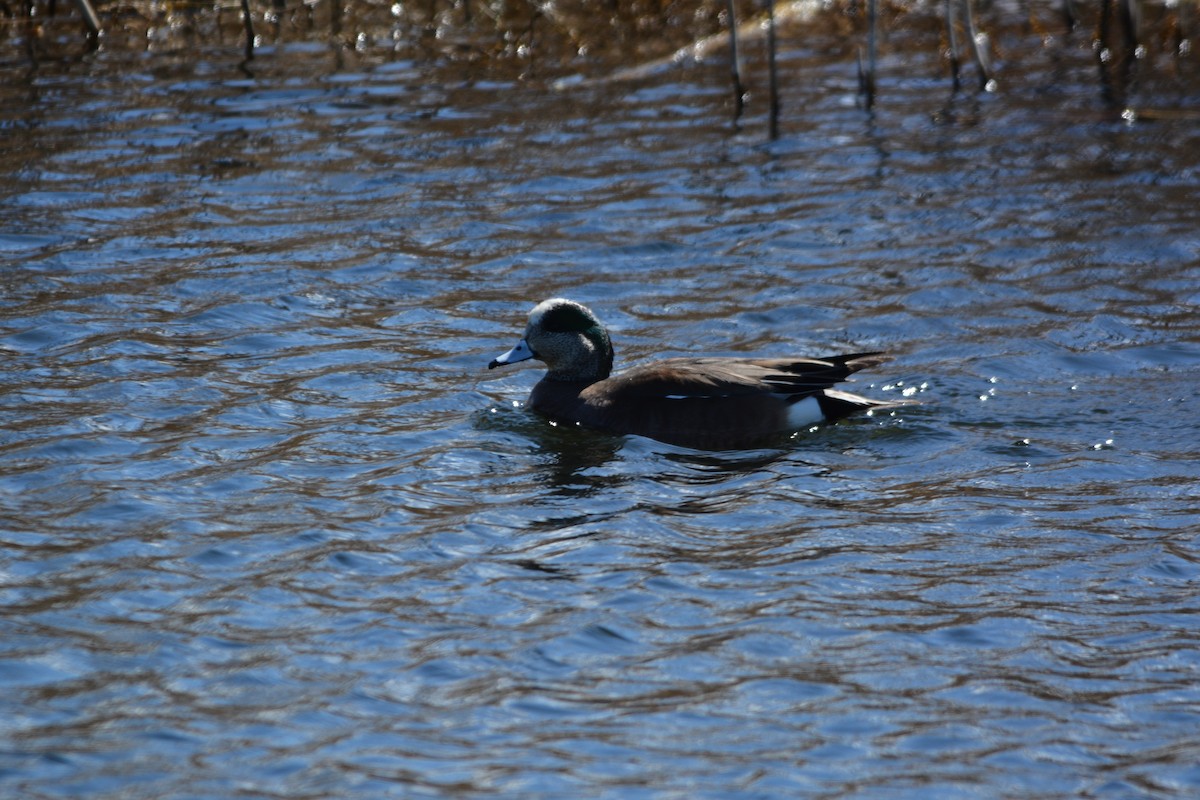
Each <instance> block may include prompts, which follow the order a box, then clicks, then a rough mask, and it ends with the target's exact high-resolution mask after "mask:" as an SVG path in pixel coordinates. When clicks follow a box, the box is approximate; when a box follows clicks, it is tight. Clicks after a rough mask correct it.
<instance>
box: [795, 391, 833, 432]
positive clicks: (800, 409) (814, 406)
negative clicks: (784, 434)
mask: <svg viewBox="0 0 1200 800" xmlns="http://www.w3.org/2000/svg"><path fill="white" fill-rule="evenodd" d="M787 419H788V427H789V428H796V429H799V428H807V427H808V426H809V425H816V424H817V423H819V422H824V421H825V415H824V414H822V413H821V404H820V403H818V402H817V398H815V397H806V398H804V399H803V400H801V401H800V402H798V403H792V404H791V405H790V406H788V415H787Z"/></svg>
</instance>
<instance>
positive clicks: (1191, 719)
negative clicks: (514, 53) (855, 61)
mask: <svg viewBox="0 0 1200 800" xmlns="http://www.w3.org/2000/svg"><path fill="white" fill-rule="evenodd" d="M829 24H830V25H831V26H833V25H834V23H832V22H831V23H829ZM838 24H841V23H838ZM50 27H52V26H50ZM48 29H49V28H48ZM925 33H926V32H925V31H924V30H920V31H914V32H913V33H912V36H914V37H915V36H917V35H918V34H920V35H921V36H924V35H925ZM182 35H184V34H181V36H182ZM907 35H908V34H902V33H900V32H897V33H896V39H895V40H893V42H892V44H893V45H894V46H895V47H896V50H895V51H894V52H892V53H891V54H890V55H889V56H888V57H887V58H888V59H890V60H885V64H884V66H885V74H886V75H888V76H890V77H889V78H888V79H887V80H888V81H889V83H888V84H887V85H883V84H881V94H880V97H879V102H878V103H877V105H876V107H875V109H874V111H873V112H872V113H870V114H867V113H865V112H864V111H863V110H862V109H861V108H859V107H858V105H857V101H856V98H855V86H854V81H853V77H852V75H853V73H852V65H851V64H850V62H848V61H847V60H846V59H845V58H843V57H842V54H843V53H844V52H845V47H846V44H845V41H844V40H843V39H842V38H840V37H830V36H828V34H827V33H826V32H825V31H823V30H821V29H814V30H813V32H812V33H811V37H812V38H811V39H809V40H803V41H801V40H796V41H797V45H796V46H795V47H794V48H792V49H790V50H789V51H788V53H789V55H788V56H787V58H785V60H784V64H783V67H784V70H785V77H786V81H785V86H786V87H787V88H786V90H785V91H786V92H787V94H786V96H785V103H786V104H785V108H786V109H789V112H788V114H787V115H785V118H784V120H783V126H782V128H783V130H782V136H781V138H780V139H779V141H777V142H773V143H768V142H767V141H766V140H765V137H764V136H763V131H764V130H765V128H764V126H763V124H762V123H763V122H764V116H763V115H764V113H765V112H764V109H763V108H762V107H761V104H756V103H754V102H751V103H750V104H748V106H747V110H746V116H745V118H744V119H743V120H742V123H741V126H740V127H736V126H734V125H731V123H730V115H729V113H728V112H729V111H730V106H729V98H728V91H727V77H726V75H725V74H724V72H723V70H722V69H721V68H720V67H719V66H713V68H712V69H711V70H710V69H709V68H708V67H707V66H703V65H702V66H700V67H698V68H693V69H680V70H678V71H674V72H672V71H670V70H667V71H664V72H656V73H654V74H652V75H651V76H649V77H646V78H643V79H641V80H633V81H628V82H621V83H612V82H608V83H606V82H592V83H586V84H584V83H581V84H578V85H576V86H575V87H574V88H573V89H572V90H571V91H569V92H565V93H564V92H559V91H554V90H551V89H549V88H546V87H545V86H543V85H541V83H540V82H538V81H523V82H522V81H515V80H512V81H510V80H506V79H504V76H503V75H499V77H497V75H492V76H491V78H492V80H491V82H486V81H482V80H480V79H479V75H478V74H473V75H472V76H471V77H472V78H473V80H470V81H467V80H463V77H464V67H463V65H462V64H461V63H457V62H449V63H447V62H443V61H441V60H439V59H440V56H438V58H435V59H434V60H432V61H424V62H421V61H417V60H415V59H414V60H405V59H404V58H403V57H399V58H398V57H396V56H394V55H393V54H392V53H391V51H390V50H389V51H386V52H384V51H382V50H380V49H378V48H370V47H368V48H366V50H364V51H362V52H357V51H353V52H351V51H337V52H335V53H331V52H330V51H329V50H327V49H325V48H324V47H312V46H309V45H306V44H304V45H300V44H294V43H291V42H290V40H289V41H288V42H284V43H283V44H280V45H277V46H273V47H263V48H262V49H261V51H260V52H259V53H258V54H257V55H256V57H255V59H254V60H253V62H252V63H251V64H249V65H242V67H241V68H239V67H238V65H237V64H236V62H235V60H233V59H230V58H229V55H228V48H227V47H224V46H219V47H216V48H208V47H205V48H201V49H199V50H196V49H186V48H182V47H180V48H178V49H176V50H174V51H172V52H167V53H155V52H151V53H149V54H144V55H138V56H137V57H136V58H133V57H132V56H130V55H129V54H128V53H124V52H121V51H119V50H118V49H117V48H116V47H112V48H105V47H102V48H101V49H100V51H99V52H97V53H95V54H94V55H92V56H89V57H88V58H87V60H85V61H83V62H69V61H61V62H60V61H58V60H55V59H52V58H48V57H45V58H43V59H42V60H40V61H39V62H38V63H37V65H36V67H35V68H34V69H32V71H31V70H30V68H29V64H28V62H27V61H25V60H23V59H24V56H23V55H20V52H19V51H17V53H16V54H14V52H13V51H7V52H8V55H7V56H5V59H6V60H5V61H4V64H5V66H4V67H2V68H0V69H4V70H8V71H9V74H8V77H13V78H14V80H5V81H0V96H2V97H3V102H0V131H2V132H3V133H2V134H0V136H2V138H0V171H2V172H3V174H4V175H5V176H6V178H7V179H6V180H5V181H4V182H2V183H0V260H2V261H3V268H2V269H0V361H2V362H3V365H4V369H3V370H2V371H0V421H2V424H0V685H2V686H3V691H0V795H4V796H9V795H12V796H21V797H25V796H30V797H65V796H80V795H86V796H89V797H103V796H118V795H120V796H129V797H137V796H154V797H229V796H231V795H235V794H238V793H241V794H251V795H265V794H279V795H287V796H295V797H329V796H342V797H351V796H353V797H390V796H398V797H425V796H456V797H472V796H489V797H490V796H512V797H518V796H519V797H561V796H580V795H582V796H611V797H622V798H626V797H639V796H646V797H650V796H655V797H658V796H663V797H674V796H680V797H684V796H686V797H700V798H703V797H741V796H751V797H793V796H810V795H829V796H856V797H858V796H862V797H875V796H878V797H888V798H895V797H900V798H904V797H913V798H917V797H920V798H926V797H930V796H934V795H936V796H951V795H952V796H956V797H1005V796H1039V797H1076V796H1093V797H1190V796H1192V795H1194V794H1195V793H1196V789H1197V786H1198V785H1200V773H1197V770H1196V766H1195V765H1196V763H1197V757H1198V756H1200V751H1198V748H1197V745H1196V739H1195V736H1194V732H1195V730H1196V727H1197V724H1198V723H1200V717H1198V715H1200V694H1198V692H1197V688H1196V680H1195V676H1196V671H1197V668H1198V667H1200V637H1198V636H1197V633H1196V631H1197V625H1196V621H1197V612H1198V610H1200V609H1198V606H1197V603H1196V599H1195V595H1196V593H1195V585H1196V582H1197V579H1198V576H1200V571H1198V560H1200V551H1198V548H1197V540H1196V530H1197V529H1198V525H1197V523H1198V520H1197V515H1196V508H1197V507H1198V504H1197V501H1198V499H1200V498H1198V495H1197V488H1196V487H1197V486H1198V485H1200V484H1198V483H1197V480H1196V470H1195V468H1194V464H1195V463H1196V461H1197V456H1198V455H1200V454H1198V453H1197V442H1198V441H1200V436H1197V433H1198V431H1197V425H1196V422H1195V415H1194V414H1191V413H1189V411H1190V410H1191V407H1192V406H1193V405H1194V404H1195V403H1196V402H1197V397H1196V389H1195V387H1196V385H1197V381H1196V371H1197V368H1198V366H1200V346H1198V343H1200V330H1198V327H1197V319H1198V317H1197V315H1196V313H1195V311H1196V308H1197V305H1198V304H1200V290H1198V288H1197V287H1198V286H1200V266H1198V265H1200V238H1198V236H1197V226H1196V211H1195V209H1196V208H1197V207H1200V206H1198V205H1197V201H1198V200H1200V197H1198V196H1197V186H1200V181H1197V173H1198V165H1197V157H1198V154H1200V142H1198V141H1197V128H1196V126H1195V125H1193V124H1191V122H1189V121H1188V120H1186V119H1174V118H1164V119H1161V120H1159V121H1155V122H1147V123H1142V124H1136V125H1132V124H1128V123H1126V122H1123V121H1120V120H1119V119H1117V118H1115V117H1114V115H1113V114H1112V113H1111V111H1110V109H1109V108H1108V107H1107V106H1106V105H1105V103H1104V100H1103V98H1102V97H1100V95H1099V93H1098V91H1097V85H1096V82H1095V75H1096V73H1095V64H1094V62H1093V61H1092V57H1091V55H1090V53H1081V52H1079V50H1078V49H1072V48H1067V49H1053V48H1042V47H1041V45H1040V44H1037V45H1036V46H1034V47H1032V48H1031V49H1029V50H1020V47H1019V46H1017V45H1012V44H1011V42H1015V41H1017V40H1016V39H1012V40H1009V39H1006V40H1005V42H1006V43H1009V44H1010V46H1011V47H1012V48H1013V49H1012V50H1010V51H1009V52H1010V53H1012V54H1013V55H1012V57H1011V60H1010V61H1008V62H1006V63H1005V64H1004V65H1003V70H1004V71H1003V75H1004V79H1003V82H1002V86H1001V90H1000V91H998V92H995V93H991V94H987V95H975V94H972V93H969V92H962V93H959V94H957V95H954V96H950V97H948V89H947V85H946V81H945V79H944V77H943V76H942V73H941V72H940V69H941V67H940V65H938V64H937V63H936V59H935V58H934V54H932V53H928V52H926V51H924V50H921V49H920V48H917V47H913V48H909V49H904V48H901V47H900V46H899V45H900V44H901V42H900V41H899V39H901V38H904V37H905V36H907ZM6 41H7V40H6ZM206 41H207V40H206ZM235 41H236V39H235ZM39 46H45V47H47V49H49V48H50V44H46V43H44V42H43V43H42V44H40V45H39ZM62 46H64V47H65V46H66V44H65V43H64V44H63V45H62ZM72 46H74V45H73V44H72ZM441 46H443V45H438V47H441ZM430 47H433V45H432V44H431V45H430ZM152 49H153V48H152ZM1018 50H1020V54H1021V55H1022V56H1023V57H1021V58H1017V57H1016V55H1017V51H1018ZM921 53H925V55H924V56H921V55H920V54H921ZM901 56H903V58H902V57H901ZM600 58H601V56H597V59H600ZM922 59H925V60H922ZM1178 63H1179V64H1180V65H1183V66H1186V64H1187V63H1188V62H1187V61H1186V59H1181V60H1180V61H1179V62H1178ZM14 64H15V65H17V66H15V67H14V66H13V65H14ZM1149 66H1153V65H1148V67H1149ZM574 67H575V63H574V62H571V63H570V64H569V65H568V66H567V67H564V68H563V69H562V70H560V71H561V72H567V71H570V69H573V68H574ZM753 69H755V70H758V69H759V68H758V67H753ZM597 71H600V70H597ZM14 73H15V74H14ZM1146 74H1148V73H1143V76H1145V75H1146ZM1161 74H1162V75H1164V76H1166V77H1165V78H1164V82H1163V83H1161V84H1159V85H1158V86H1157V87H1156V88H1155V90H1154V91H1155V95H1154V96H1155V98H1156V103H1158V104H1161V105H1163V106H1168V105H1170V104H1171V103H1176V104H1178V105H1181V106H1185V107H1186V106H1187V105H1188V104H1189V103H1191V102H1192V101H1193V99H1194V98H1195V97H1196V92H1195V83H1194V79H1195V74H1194V72H1192V73H1188V72H1187V71H1186V70H1185V69H1182V68H1181V69H1179V70H1178V71H1177V72H1175V73H1169V71H1164V72H1163V73H1161ZM84 76H87V78H88V79H87V80H83V79H82V78H83V77H84ZM750 77H751V78H752V79H753V80H754V81H759V80H761V78H762V74H761V71H756V72H753V73H752V74H751V76H750ZM1068 77H1073V78H1077V79H1074V80H1068V79H1066V78H1068ZM756 85H761V84H756ZM1148 90H1149V89H1148V82H1147V83H1145V84H1139V86H1138V88H1137V89H1136V91H1139V92H1140V91H1148ZM1172 92H1174V94H1171V93H1172ZM801 111H802V113H801ZM551 294H569V295H571V296H575V297H578V298H579V299H580V300H583V301H586V302H588V303H589V304H590V305H592V306H593V307H595V308H596V309H597V310H598V311H599V310H601V309H602V310H603V316H604V318H605V319H606V321H608V322H609V323H610V324H611V326H612V330H613V335H614V337H615V339H616V343H617V357H618V360H619V361H620V362H621V363H625V364H629V363H636V362H637V361H639V360H641V359H645V358H649V357H652V356H657V355H667V354H688V353H709V354H735V353H749V352H755V353H764V354H783V353H793V352H799V353H811V354H814V355H816V354H821V353H825V352H835V351H839V350H842V349H844V348H845V349H854V348H862V349H884V350H887V351H889V352H891V353H892V354H894V356H895V360H894V361H893V362H892V363H891V364H889V365H887V367H886V368H883V369H881V370H879V371H878V373H877V374H872V375H871V376H869V377H868V378H865V379H864V380H862V381H860V382H859V385H858V386H857V387H856V388H857V389H860V390H862V391H863V392H864V393H867V394H871V395H872V396H882V397H887V396H899V395H901V394H903V393H905V392H906V391H908V392H910V393H911V396H913V397H917V398H919V399H921V400H922V401H923V403H924V405H922V406H920V407H919V408H915V409H911V410H906V411H905V413H903V414H900V415H896V416H886V417H876V418H868V419H860V420H857V421H853V422H850V423H847V424H844V425H838V426H834V427H831V428H827V429H821V430H816V431H804V432H800V433H798V434H797V436H796V437H795V438H794V439H793V440H791V441H790V442H785V443H781V445H780V446H779V447H775V448H768V449H763V450H756V451H749V452H695V451H689V450H683V449H680V448H673V447H669V446H666V445H660V444H658V443H655V442H651V441H648V440H641V439H622V438H613V437H605V436H597V435H593V434H589V433H587V432H583V431H577V430H568V429H563V428H552V427H549V426H547V425H546V423H545V422H544V421H542V420H540V419H538V418H537V417H536V416H533V415H530V414H528V413H527V412H526V411H525V410H524V409H523V408H522V407H521V406H520V403H521V401H522V400H523V399H524V398H525V396H526V394H527V392H528V390H529V388H530V387H531V386H532V384H533V382H534V380H536V373H535V371H521V370H516V371H513V372H511V373H508V374H505V375H500V376H497V375H495V374H494V373H489V372H487V370H486V368H485V366H486V362H487V360H488V358H490V357H491V355H493V354H494V353H495V352H496V351H497V348H498V347H503V346H507V344H509V343H510V339H511V336H512V333H513V331H514V329H516V328H518V327H519V325H520V324H521V322H522V320H523V317H524V314H525V312H526V311H527V310H528V308H529V307H530V306H531V305H532V304H533V303H534V302H536V301H537V300H539V299H541V298H543V297H545V296H549V295H551ZM872 381H873V383H872Z"/></svg>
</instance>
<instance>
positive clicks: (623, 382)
mask: <svg viewBox="0 0 1200 800" xmlns="http://www.w3.org/2000/svg"><path fill="white" fill-rule="evenodd" d="M886 360H887V358H886V356H884V355H883V354H882V353H854V354H851V355H842V356H832V357H830V358H750V359H746V358H669V359H665V360H663V361H658V362H655V363H652V364H647V365H645V366H641V367H635V368H633V369H630V370H626V371H625V372H623V373H621V374H620V375H616V376H614V377H612V378H608V379H607V380H603V381H600V382H599V383H595V384H592V385H591V386H589V387H588V388H587V389H584V390H583V391H582V392H581V393H580V399H583V400H585V401H587V400H599V399H603V400H604V401H606V402H630V401H633V400H638V401H642V402H644V401H646V400H649V399H652V398H658V399H670V400H683V399H692V398H696V399H699V398H717V397H745V396H749V395H764V396H771V395H774V396H776V397H779V398H780V399H786V400H788V401H790V402H795V401H797V400H801V399H803V398H804V397H807V396H811V395H814V394H816V393H817V392H820V391H822V390H824V389H829V388H830V387H832V386H834V385H835V384H837V383H840V382H841V381H844V380H845V379H846V378H847V377H848V376H849V375H850V374H851V373H854V372H857V371H858V370H860V369H865V368H867V367H871V366H874V365H876V364H879V363H881V362H883V361H886Z"/></svg>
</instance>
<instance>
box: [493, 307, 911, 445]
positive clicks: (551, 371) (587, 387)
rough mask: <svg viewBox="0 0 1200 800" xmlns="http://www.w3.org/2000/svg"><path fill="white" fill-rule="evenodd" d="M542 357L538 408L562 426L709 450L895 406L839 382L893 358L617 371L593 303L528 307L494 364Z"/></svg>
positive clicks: (743, 361)
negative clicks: (524, 321) (521, 327)
mask: <svg viewBox="0 0 1200 800" xmlns="http://www.w3.org/2000/svg"><path fill="white" fill-rule="evenodd" d="M530 358H536V359H538V360H540V361H544V362H545V363H546V369H547V371H546V375H545V376H544V377H543V378H542V379H541V380H540V381H538V384H537V385H536V386H534V387H533V394H532V395H530V398H529V405H530V406H531V407H532V408H533V409H534V410H535V411H537V412H539V413H541V414H543V415H545V416H547V417H549V418H550V419H552V420H555V421H557V422H565V423H572V422H573V423H578V424H580V425H583V426H586V427H588V428H595V429H597V430H602V431H608V432H610V433H617V434H639V435H641V436H649V437H650V438H652V439H658V440H659V441H663V442H668V443H671V444H678V445H683V446H686V447H697V448H705V449H733V448H739V447H750V446H753V445H755V444H762V443H763V442H764V441H767V440H770V439H771V438H772V437H775V436H778V435H779V434H784V433H788V432H792V431H796V430H800V429H802V428H806V427H810V426H812V425H815V424H817V423H820V422H828V421H833V420H837V419H841V418H842V417H845V416H848V415H850V414H853V413H855V412H859V411H868V410H870V409H873V408H880V407H883V406H893V405H897V404H896V403H886V402H880V401H878V400H870V399H868V398H866V397H859V396H857V395H853V394H849V393H847V392H839V391H837V390H835V389H832V388H830V387H832V386H833V385H834V384H836V383H838V382H840V381H843V380H845V379H846V378H847V377H848V376H849V375H850V374H851V373H852V372H857V371H858V370H860V369H864V368H866V367H873V366H875V365H876V364H879V363H881V362H883V361H885V360H887V359H886V357H885V356H883V355H882V354H880V353H854V354H852V355H844V356H833V357H831V358H819V359H818V358H668V359H665V360H662V361H656V362H653V363H651V364H646V365H644V366H639V367H634V368H633V369H629V370H626V371H625V372H622V373H621V374H619V375H613V376H611V377H610V373H611V372H612V366H613V348H612V343H611V342H610V341H609V338H608V332H607V331H605V330H604V326H602V325H601V324H600V321H599V320H598V319H596V315H595V314H593V313H592V312H591V310H590V309H588V308H587V307H585V306H582V305H580V304H579V303H576V302H573V301H571V300H563V299H561V298H554V299H551V300H546V301H545V302H542V303H539V304H538V305H537V306H536V307H535V308H534V309H533V310H532V311H531V312H529V324H528V325H527V326H526V328H525V336H524V338H522V339H521V341H519V342H517V346H516V347H514V348H513V349H511V350H509V351H508V352H507V353H505V354H504V355H502V356H500V357H498V358H496V359H494V360H493V361H492V362H491V363H490V364H488V369H494V368H495V367H499V366H503V365H506V364H515V363H517V362H518V361H525V360H527V359H530Z"/></svg>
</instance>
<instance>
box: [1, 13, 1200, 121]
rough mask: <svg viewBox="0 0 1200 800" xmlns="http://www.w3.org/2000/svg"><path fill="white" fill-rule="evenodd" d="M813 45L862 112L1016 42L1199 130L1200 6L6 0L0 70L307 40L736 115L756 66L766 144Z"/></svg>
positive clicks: (987, 82)
mask: <svg viewBox="0 0 1200 800" xmlns="http://www.w3.org/2000/svg"><path fill="white" fill-rule="evenodd" d="M813 30H820V31H821V32H823V33H828V34H832V37H829V38H831V39H832V40H835V41H838V42H841V43H842V45H843V49H844V53H841V54H840V55H843V56H844V57H846V58H847V59H848V60H849V61H850V62H851V66H850V69H857V75H858V81H859V95H860V98H861V100H862V104H863V105H864V106H866V107H870V106H871V105H872V104H873V102H874V99H875V96H876V93H877V92H878V91H879V89H878V86H879V85H880V83H879V82H880V79H881V77H885V76H886V74H887V72H886V70H887V69H892V70H894V69H895V68H896V64H897V62H898V61H904V62H905V64H906V65H907V63H908V60H909V59H910V57H911V56H912V51H913V50H923V51H924V52H922V53H920V54H919V55H920V58H921V59H922V61H928V60H929V59H931V58H932V59H935V61H934V63H935V66H934V69H936V70H940V72H941V74H942V75H943V76H944V77H945V79H946V80H947V82H948V84H949V85H950V87H951V89H952V91H954V92H959V91H964V92H972V91H977V92H991V91H997V90H999V88H1000V87H1001V86H1002V85H1003V82H1004V77H1003V73H1004V69H1005V62H1006V61H1008V60H1010V59H1011V58H1014V57H1016V58H1019V57H1020V56H1019V54H1017V55H1013V51H1014V50H1018V49H1020V48H1019V47H1015V46H1013V45H1012V43H1013V42H1022V43H1023V46H1024V47H1025V48H1026V49H1027V48H1029V47H1040V48H1042V49H1047V50H1048V49H1051V48H1067V49H1070V50H1073V51H1076V52H1079V51H1090V53H1088V56H1089V57H1090V59H1091V60H1092V63H1093V71H1092V73H1091V74H1092V76H1093V77H1094V79H1095V80H1096V81H1097V86H1098V89H1099V92H1100V96H1101V98H1102V100H1103V102H1104V104H1105V106H1106V107H1108V108H1109V109H1110V110H1113V111H1115V112H1116V113H1118V114H1120V115H1122V116H1125V117H1126V118H1127V119H1131V120H1132V119H1154V118H1170V117H1175V116H1182V117H1186V118H1189V119H1192V118H1200V109H1198V108H1194V107H1188V106H1189V101H1190V102H1194V101H1195V100H1196V97H1195V94H1194V84H1195V77H1196V72H1197V66H1198V64H1197V56H1198V54H1197V53H1196V46H1197V44H1200V42H1197V37H1198V35H1200V0H1145V1H1143V0H1090V2H1082V0H1051V1H1050V2H1048V3H1046V4H1044V5H1037V6H1034V5H1030V4H1023V3H1020V2H1018V0H998V2H988V0H914V1H912V2H905V1H904V0H789V1H787V2H784V1H783V0H780V1H779V2H771V1H770V0H551V1H550V2H538V1H537V0H395V1H394V2H388V0H215V1H210V2H197V1H196V0H179V2H173V1H172V0H0V31H3V33H0V42H2V43H3V44H2V45H0V46H2V47H3V50H2V51H0V53H2V55H0V63H2V64H4V65H5V66H8V67H12V66H14V65H16V64H18V63H19V62H20V61H22V60H26V61H27V62H29V63H41V62H47V61H54V60H72V59H78V58H81V57H86V56H87V55H88V54H89V53H93V52H95V51H98V50H108V51H123V52H138V51H143V52H176V53H188V52H196V51H201V50H202V51H204V52H205V53H206V54H210V53H211V52H212V51H213V50H214V49H217V50H225V51H228V52H229V53H230V56H231V57H237V56H239V55H240V57H241V59H242V63H243V64H248V63H250V62H252V60H253V59H254V58H255V57H256V55H258V54H260V53H261V52H262V51H263V49H264V48H278V47H282V46H288V45H292V44H294V43H301V42H303V43H317V44H320V45H322V46H328V47H331V48H336V49H341V50H347V51H348V50H353V51H358V52H382V53H385V54H388V55H390V56H391V57H392V58H395V59H403V58H408V59H414V60H417V61H427V62H428V61H436V62H441V63H460V64H465V65H467V66H469V67H470V68H471V70H472V73H473V74H475V75H476V76H479V77H487V78H490V79H499V80H512V81H546V82H551V83H553V85H555V86H556V87H557V88H560V89H564V90H569V89H570V88H571V87H572V86H574V85H577V84H579V83H583V82H596V81H617V80H631V79H638V78H643V77H646V76H648V75H652V74H655V73H657V72H659V71H662V70H665V69H670V68H674V67H676V66H679V65H682V64H688V63H691V64H696V63H713V62H716V63H722V64H725V65H727V67H728V70H729V74H730V81H731V82H730V89H731V94H732V97H733V100H734V105H735V113H736V114H740V113H741V109H742V106H743V103H744V101H745V99H746V97H747V91H746V89H745V86H746V83H745V78H744V72H745V70H746V65H747V64H749V65H750V66H751V67H752V68H754V69H764V70H765V71H766V72H767V73H768V77H767V79H766V83H767V85H768V86H769V89H768V92H767V94H768V99H769V103H770V108H771V111H770V120H771V125H772V136H774V134H775V130H776V127H775V123H776V120H777V118H778V114H779V102H778V78H777V69H776V64H777V61H778V60H779V59H780V58H784V59H786V58H787V54H788V51H789V48H790V47H792V46H794V45H795V44H796V43H797V42H798V41H803V39H804V37H805V36H806V34H808V33H810V32H812V31H813ZM731 31H736V35H735V36H732V37H731V35H730V32H731ZM906 50H907V51H908V52H905V51H906ZM835 55H838V54H835ZM889 56H890V57H891V58H890V60H889V61H888V66H887V67H880V66H879V65H880V63H881V60H882V59H885V58H888V57H889ZM854 65H857V66H856V67H855V66H854ZM1164 79H1165V80H1166V81H1167V82H1171V81H1174V82H1175V83H1179V84H1183V85H1184V86H1185V88H1184V89H1183V90H1182V91H1180V92H1177V93H1176V94H1178V95H1180V97H1179V98H1177V99H1176V100H1175V101H1174V102H1172V101H1170V100H1163V99H1162V98H1160V97H1159V96H1158V95H1160V94H1161V93H1160V92H1156V91H1155V90H1154V89H1151V90H1150V92H1149V96H1150V97H1151V100H1150V102H1149V103H1148V104H1147V103H1146V102H1145V101H1144V100H1143V103H1142V104H1141V105H1140V106H1139V107H1138V108H1137V109H1136V110H1134V109H1131V107H1130V105H1129V103H1130V99H1129V98H1130V95H1131V93H1132V92H1134V91H1135V90H1144V89H1145V88H1146V86H1147V85H1149V84H1155V83H1161V82H1162V81H1163V80H1164ZM1168 94H1169V93H1168Z"/></svg>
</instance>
